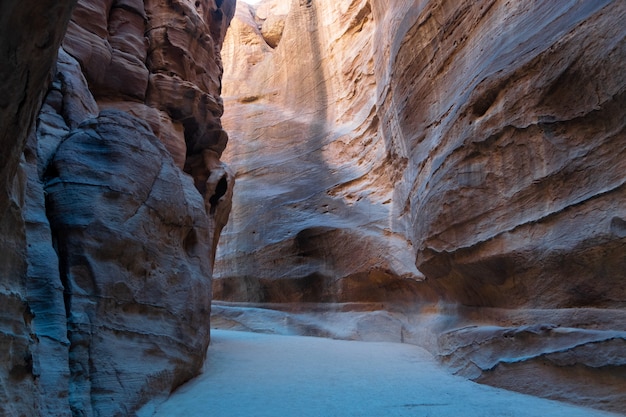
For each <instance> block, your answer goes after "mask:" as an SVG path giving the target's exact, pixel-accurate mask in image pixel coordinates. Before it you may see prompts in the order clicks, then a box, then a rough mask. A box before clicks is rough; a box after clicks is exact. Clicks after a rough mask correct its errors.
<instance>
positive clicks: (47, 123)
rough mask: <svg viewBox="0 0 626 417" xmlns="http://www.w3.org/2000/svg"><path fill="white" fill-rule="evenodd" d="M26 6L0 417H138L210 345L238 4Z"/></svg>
mask: <svg viewBox="0 0 626 417" xmlns="http://www.w3.org/2000/svg"><path fill="white" fill-rule="evenodd" d="M13 3H15V2H11V4H7V6H6V7H7V9H6V13H5V5H3V9H2V11H3V13H2V19H3V26H2V30H3V33H2V38H1V39H2V41H3V42H7V48H6V49H5V48H3V49H2V51H3V53H4V51H5V50H6V51H8V52H7V54H8V56H7V57H6V59H3V66H2V74H3V83H6V84H3V86H2V88H3V89H8V91H7V94H3V99H5V100H6V103H4V102H3V106H2V120H1V121H2V127H3V136H2V146H3V152H2V158H3V159H2V162H3V170H2V184H1V185H2V193H3V197H2V198H0V204H1V206H0V208H1V209H2V213H5V212H6V213H8V215H7V216H5V215H4V214H3V216H2V239H0V244H2V255H0V256H3V259H2V274H1V279H2V282H3V283H4V285H3V292H2V301H3V306H6V308H4V307H3V315H2V317H3V319H2V320H3V321H2V324H1V327H0V329H1V330H0V335H1V336H2V342H1V343H2V346H1V347H2V355H3V357H4V360H3V368H2V373H0V381H1V386H2V391H1V395H2V400H3V401H2V405H1V406H0V410H1V411H2V413H1V414H3V415H9V416H13V415H16V416H17V415H33V416H35V415H55V416H65V415H68V416H69V415H76V416H78V415H80V416H125V415H130V414H132V412H133V411H134V410H136V409H137V407H139V406H140V405H142V404H144V403H146V402H147V401H150V400H152V399H153V398H155V397H159V396H163V395H167V394H168V393H169V392H170V391H171V390H172V389H173V388H175V387H176V386H178V385H180V384H181V383H182V382H183V381H185V380H188V379H189V378H191V377H192V376H193V375H195V374H196V373H197V372H199V370H200V367H201V364H202V362H203V360H204V357H205V352H206V348H207V346H208V343H209V312H210V300H211V274H212V267H213V256H214V251H215V247H216V242H217V239H218V237H219V233H220V230H221V228H222V227H223V226H224V224H225V223H226V220H227V218H228V212H229V210H230V196H231V194H232V187H233V178H232V175H231V174H230V171H229V170H228V168H227V167H226V166H225V165H223V164H222V163H221V162H220V159H219V158H220V156H221V153H222V151H223V150H224V147H225V145H226V141H227V135H226V133H225V132H224V131H223V129H222V128H221V123H220V116H221V114H222V109H223V107H222V101H221V98H220V90H221V82H220V79H221V74H222V64H221V58H220V52H219V51H220V48H221V45H222V41H223V37H224V35H225V32H226V29H227V27H228V24H229V21H230V19H231V18H232V15H233V13H234V7H235V2H234V0H233V1H217V2H216V1H214V0H205V1H198V2H189V1H174V2H163V1H145V2H142V1H127V0H119V1H117V0H110V1H105V2H92V1H88V0H80V1H78V3H77V4H76V6H75V7H74V9H73V12H72V14H71V18H70V14H69V13H70V11H71V10H72V6H74V5H73V4H71V3H69V4H66V5H63V4H59V5H55V6H50V7H48V8H45V7H44V6H43V5H42V6H41V8H43V10H40V5H37V6H34V5H33V6H32V7H31V9H32V10H29V7H28V5H23V4H22V5H20V7H17V5H16V4H13ZM47 6H49V5H46V7H47ZM37 16H55V19H52V18H51V19H44V20H45V22H44V23H45V25H42V26H41V27H40V26H37V25H39V23H37V22H38V20H37V19H38V17H37ZM5 17H6V19H8V20H7V22H4V19H5ZM68 19H69V20H68ZM4 23H6V25H5V24H4ZM9 23H11V24H9ZM66 25H67V33H65V37H64V38H62V37H63V34H64V32H65V29H66ZM29 28H30V29H29ZM33 28H36V29H37V30H36V31H34V32H32V33H30V34H29V32H28V31H29V30H31V29H33ZM39 29H40V32H39ZM5 30H6V33H5ZM31 36H32V39H31V38H30V37H31ZM60 42H62V47H61V48H60V49H58V48H59V44H60ZM31 43H32V48H31V49H29V48H30V45H31ZM16 45H19V46H20V47H19V48H18V47H16ZM26 45H29V48H26V47H24V46H26ZM11 48H12V49H11ZM39 51H44V53H41V52H39ZM57 52H58V60H57V62H56V65H54V59H55V58H56V56H57ZM5 62H6V63H7V64H8V65H7V64H4V63H5ZM11 65H12V67H11ZM5 72H6V74H7V77H4V74H5ZM12 80H14V81H12ZM7 81H8V82H7ZM44 96H45V98H44ZM5 104H6V105H5ZM36 112H39V114H38V116H37V120H36V124H35V125H33V122H34V117H35V114H36ZM5 126H7V130H4V127H5ZM29 132H30V134H29ZM27 137H28V140H26V138H27ZM5 150H6V151H7V152H6V153H5ZM22 152H23V156H22V160H21V162H20V154H22ZM18 164H19V167H18ZM5 167H6V168H5ZM183 171H184V172H183ZM5 249H6V250H5ZM5 299H6V303H5Z"/></svg>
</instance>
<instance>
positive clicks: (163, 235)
mask: <svg viewBox="0 0 626 417" xmlns="http://www.w3.org/2000/svg"><path fill="white" fill-rule="evenodd" d="M44 178H45V181H46V182H45V190H46V193H47V200H46V207H47V215H48V218H49V219H50V224H51V226H52V232H53V236H54V239H55V242H54V243H55V248H56V250H57V253H58V254H59V261H60V277H61V281H62V282H63V285H64V287H65V305H66V309H67V311H68V317H67V326H68V327H67V329H68V338H69V341H70V348H69V368H70V372H71V380H70V386H71V390H70V405H71V407H72V410H73V413H74V415H85V416H89V415H93V416H105V415H106V416H114V415H128V414H130V413H131V412H132V411H133V410H134V409H135V407H137V406H138V405H139V404H141V403H143V402H144V401H145V400H146V399H148V398H150V397H151V396H155V395H164V394H167V393H168V392H169V391H170V390H172V389H173V388H174V387H176V386H177V385H179V384H180V383H181V382H183V381H185V380H187V379H189V378H190V377H191V376H192V375H194V374H195V373H196V372H197V370H198V369H199V367H200V365H201V363H202V362H203V359H204V355H205V351H206V348H207V346H208V342H209V311H210V300H211V279H210V277H211V265H210V262H209V256H208V254H209V253H210V251H211V249H210V241H209V236H210V235H209V229H208V227H209V221H208V216H207V214H206V212H205V208H204V201H203V199H202V196H201V195H200V194H199V193H198V192H197V190H196V189H195V187H194V185H193V182H192V179H191V178H190V177H188V176H187V175H185V174H183V173H182V172H181V171H180V170H179V169H178V168H177V167H176V166H175V165H174V162H173V160H172V159H171V157H170V156H169V154H168V153H167V151H166V150H165V148H164V146H163V145H162V144H161V143H160V141H159V140H158V139H157V138H156V137H155V136H154V134H153V133H152V131H151V130H150V129H149V128H148V126H147V125H146V124H145V123H144V122H142V121H141V120H139V119H137V118H135V117H133V116H131V115H129V114H128V113H124V112H120V111H115V110H107V111H103V112H102V113H101V114H100V115H99V116H98V117H97V118H94V119H87V120H85V121H84V122H83V123H82V124H81V125H80V126H79V127H78V128H77V129H76V130H75V131H73V132H72V134H71V135H69V136H68V137H67V138H66V139H65V140H64V141H63V142H62V143H61V144H60V146H59V148H58V150H57V152H56V153H55V155H54V158H53V159H52V161H51V163H50V165H49V167H48V169H47V171H46V173H45V177H44Z"/></svg>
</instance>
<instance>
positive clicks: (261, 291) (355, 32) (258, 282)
mask: <svg viewBox="0 0 626 417" xmlns="http://www.w3.org/2000/svg"><path fill="white" fill-rule="evenodd" d="M268 22H270V23H268ZM269 26H271V27H272V28H273V29H272V30H271V31H270V30H269V29H268V27H269ZM278 26H280V27H282V28H283V29H282V33H281V35H280V36H277V35H276V34H277V33H278V31H277V30H276V28H277V27H278ZM270 32H271V34H272V39H271V40H270V41H269V42H270V43H269V44H268V42H267V40H266V38H267V37H268V36H270V35H269V34H270ZM374 34H375V24H374V20H373V16H372V9H371V6H370V4H369V3H368V2H365V1H364V2H352V3H349V2H325V1H324V2H320V1H313V2H304V1H303V2H300V1H294V2H278V1H276V2H265V3H261V4H260V5H259V6H258V9H257V10H256V12H255V10H254V9H253V8H251V7H249V6H248V5H246V4H245V3H240V4H239V6H238V11H237V14H236V17H235V19H234V20H233V22H232V24H231V30H230V31H229V32H228V35H227V38H226V41H225V44H224V48H223V51H222V56H223V59H224V65H225V76H224V91H223V93H224V97H225V100H226V101H225V107H226V109H227V111H226V113H225V115H224V117H223V118H222V121H223V123H224V126H225V127H226V129H227V130H228V132H229V134H230V135H231V137H233V138H235V139H234V140H231V143H230V145H229V149H228V150H227V151H226V154H225V159H226V160H228V161H229V164H230V165H231V166H232V167H233V169H234V170H235V171H236V175H237V184H238V185H237V191H236V193H235V197H234V204H233V213H232V216H231V220H230V222H229V223H230V224H231V226H230V227H229V228H228V230H227V231H225V233H224V235H223V236H222V240H221V243H220V247H219V251H220V253H219V255H218V260H217V264H216V284H215V286H214V289H215V295H216V298H223V299H230V300H233V299H235V300H248V301H351V300H367V301H382V300H389V299H403V298H410V299H414V298H415V297H427V296H428V295H427V294H424V293H421V294H420V293H418V292H417V284H418V283H419V282H420V281H421V280H422V279H423V276H422V275H421V274H420V272H419V271H418V270H417V269H416V267H415V264H414V257H415V255H414V251H413V249H412V245H411V242H410V241H408V240H407V238H406V234H405V225H404V224H402V223H401V222H397V221H395V220H394V218H396V217H397V216H396V214H395V212H396V211H397V206H396V205H395V204H394V201H393V194H394V184H395V183H396V181H397V180H398V179H399V178H400V177H399V174H400V172H401V170H402V169H404V166H405V165H406V159H403V158H395V157H394V156H393V155H394V152H395V151H394V150H391V149H387V147H386V146H385V144H384V141H382V140H379V139H378V133H377V132H378V131H379V130H380V128H381V127H380V119H379V116H378V114H377V105H376V94H375V93H376V84H377V81H376V75H375V73H374V57H375V53H376V48H375V45H374V43H373V40H374ZM275 35H276V36H275ZM274 44H275V45H276V46H275V47H273V48H272V45H274Z"/></svg>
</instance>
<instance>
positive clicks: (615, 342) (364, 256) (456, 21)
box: [214, 0, 626, 412]
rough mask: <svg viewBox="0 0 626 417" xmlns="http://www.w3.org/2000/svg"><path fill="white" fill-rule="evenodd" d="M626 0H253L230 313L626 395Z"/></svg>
mask: <svg viewBox="0 0 626 417" xmlns="http://www.w3.org/2000/svg"><path fill="white" fill-rule="evenodd" d="M399 3H402V4H399ZM625 16H626V7H625V5H624V4H623V3H622V2H615V1H599V2H576V1H563V2H558V4H556V3H554V2H537V1H523V2H508V1H493V0H489V1H475V2H455V1H410V2H387V1H382V0H380V1H375V0H351V1H348V0H346V1H340V2H336V1H326V0H312V1H304V0H303V1H289V2H283V1H271V0H267V1H263V2H261V3H260V5H258V6H254V7H253V6H248V5H246V4H245V3H241V2H240V3H239V5H238V8H237V12H236V15H235V18H234V19H233V21H232V23H231V28H230V30H229V32H228V34H227V37H226V39H225V42H224V47H223V51H222V56H223V60H224V68H225V72H224V78H223V86H224V88H223V97H224V101H225V113H224V116H223V118H222V123H223V125H224V127H225V129H226V130H227V131H228V132H229V134H230V137H231V142H230V144H229V146H228V148H227V149H226V151H225V153H224V160H225V161H227V163H228V164H229V165H230V166H231V167H232V169H233V170H234V171H235V173H236V178H237V185H236V190H235V193H234V197H233V198H234V200H233V212H232V214H231V219H230V222H229V224H228V225H227V227H226V228H225V230H224V233H223V236H222V239H221V241H220V244H219V246H218V255H217V259H216V268H215V274H214V297H215V299H217V300H221V301H223V302H226V303H215V304H214V315H215V316H216V318H215V319H214V321H215V323H218V320H219V323H220V326H226V327H229V328H234V329H240V330H250V329H255V330H261V331H263V330H265V331H269V332H277V333H281V334H294V333H295V334H299V333H304V334H308V335H323V336H326V337H334V338H346V339H356V340H379V341H383V340H384V341H395V342H405V343H413V344H417V345H419V346H422V347H425V348H427V349H428V350H429V351H430V352H431V353H433V354H434V355H435V356H437V357H438V358H439V359H440V361H441V362H442V363H443V364H444V365H445V366H447V367H448V368H449V369H450V370H451V371H452V372H453V373H455V374H458V375H462V376H465V377H468V378H470V379H472V380H475V381H480V382H483V383H487V384H491V385H494V386H499V387H505V388H507V389H512V390H517V391H521V392H525V393H529V394H533V395H540V396H544V397H548V398H553V399H560V400H565V401H571V402H574V403H577V404H582V405H591V406H595V407H600V408H604V409H607V410H612V411H620V412H626V403H624V400H623V399H624V398H625V396H624V393H625V392H626V385H625V382H626V380H625V379H624V377H625V376H626V374H625V373H624V372H625V371H626V368H625V367H624V366H625V365H626V361H625V359H626V356H625V355H624V354H623V353H621V352H623V351H624V348H625V347H626V344H625V342H626V339H625V336H626V334H625V333H624V331H625V330H626V315H625V314H624V313H625V312H624V305H625V304H624V301H625V300H626V293H625V290H626V287H625V285H624V282H625V278H626V275H625V274H626V272H625V271H626V250H625V249H626V246H625V243H626V241H625V237H626V235H625V234H624V233H623V224H624V221H625V219H626V212H625V211H624V210H625V209H624V205H623V204H622V203H623V201H624V199H625V197H626V194H625V192H626V189H625V181H626V176H625V175H624V172H626V155H625V153H624V152H625V150H626V146H625V145H626V134H625V132H626V131H625V124H626V117H625V109H626V96H625V91H626V90H625V86H626V79H625V78H624V77H625V75H624V74H626V72H625V71H624V69H625V65H626V42H625V35H626V31H625V30H624V28H623V27H622V26H623V25H622V24H621V23H620V22H622V21H623V18H624V17H625ZM320 303H321V304H320ZM259 307H265V308H267V307H270V308H272V309H274V312H273V313H264V312H263V311H261V310H258V308H259ZM247 308H251V309H252V310H246V309H247ZM350 310H351V311H350ZM263 314H265V315H266V317H273V318H274V320H276V323H275V324H267V322H266V321H264V320H262V319H260V318H259V315H263ZM268 320H269V319H268ZM216 325H217V324H216Z"/></svg>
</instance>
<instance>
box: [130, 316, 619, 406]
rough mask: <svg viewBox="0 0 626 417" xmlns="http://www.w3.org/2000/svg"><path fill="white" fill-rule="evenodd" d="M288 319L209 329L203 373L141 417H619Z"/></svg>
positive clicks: (414, 351)
mask: <svg viewBox="0 0 626 417" xmlns="http://www.w3.org/2000/svg"><path fill="white" fill-rule="evenodd" d="M224 309H225V307H224V306H219V305H217V306H216V310H217V313H218V314H219V315H220V316H223V315H224V314H223V313H224V311H223V310H224ZM226 309H228V308H226ZM230 310H231V311H230V313H231V315H232V314H234V313H233V311H232V310H233V309H232V308H230ZM234 310H239V313H241V315H246V314H250V313H251V312H254V311H258V310H254V309H253V310H246V309H234ZM220 313H221V314H220ZM285 317H286V315H284V314H274V313H271V314H265V315H263V314H261V315H259V316H257V318H258V320H257V321H256V323H255V324H254V326H252V327H253V328H254V330H256V331H262V332H265V333H256V332H252V331H241V330H237V331H234V330H224V329H214V330H213V331H212V339H211V345H210V347H209V355H208V359H207V362H206V364H205V366H204V369H203V373H202V374H201V375H200V376H199V377H197V378H196V379H194V380H192V381H190V382H189V383H187V384H185V385H183V386H182V387H181V388H179V389H178V390H177V391H175V392H174V393H173V394H172V395H171V396H170V397H169V398H168V399H167V400H165V401H164V402H160V401H155V402H153V403H150V404H148V405H147V406H145V407H144V408H143V409H142V410H140V411H139V413H138V416H139V417H148V416H150V417H161V416H163V417H166V416H167V417H176V416H184V417H199V416H209V415H210V416H219V417H228V416H233V417H235V416H236V417H241V416H251V417H265V416H267V417H270V416H272V417H289V416H298V417H306V416H311V417H313V416H315V417H319V416H359V417H367V416H372V417H374V416H376V417H379V416H386V417H391V416H423V417H425V416H432V417H435V416H466V417H469V416H485V417H486V416H490V417H493V416H510V417H522V416H528V417H530V416H533V417H534V416H568V417H575V416H581V417H582V416H585V417H590V416H616V415H617V414H611V413H607V412H603V411H598V410H593V409H589V408H583V407H577V406H573V405H570V404H566V403H562V402H558V401H551V400H546V399H541V398H537V397H533V396H528V395H523V394H518V393H515V392H511V391H507V390H502V389H497V388H493V387H489V386H486V385H481V384H477V383H473V382H471V381H469V380H467V379H465V378H461V377H457V376H454V375H451V374H450V373H449V372H448V371H447V370H446V369H444V368H443V367H441V365H440V364H439V363H438V362H437V361H436V359H435V358H434V357H433V356H432V355H431V354H430V353H429V352H428V351H427V350H425V349H423V348H421V347H419V346H415V345H412V344H407V343H395V342H371V341H370V342H365V341H355V340H350V341H348V340H335V339H330V338H322V337H309V336H299V335H285V334H276V333H280V328H281V326H282V328H283V329H284V328H285V327H284V326H285V321H286V319H285ZM214 321H215V322H216V324H215V325H216V326H222V327H228V326H227V325H226V323H227V321H226V320H214ZM281 323H282V324H281ZM248 324H250V321H248ZM231 328H232V327H231ZM292 329H293V327H292ZM268 333H273V334H268ZM283 333H284V332H283ZM161 401H162V400H161Z"/></svg>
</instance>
